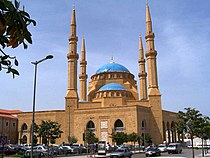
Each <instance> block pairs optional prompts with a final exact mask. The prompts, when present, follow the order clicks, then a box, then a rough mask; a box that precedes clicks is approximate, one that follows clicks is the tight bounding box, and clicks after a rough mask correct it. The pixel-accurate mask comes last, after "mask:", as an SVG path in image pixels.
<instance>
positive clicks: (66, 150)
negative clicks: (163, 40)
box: [59, 145, 74, 155]
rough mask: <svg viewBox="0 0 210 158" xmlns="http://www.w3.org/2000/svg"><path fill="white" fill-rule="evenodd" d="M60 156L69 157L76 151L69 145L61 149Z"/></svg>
mask: <svg viewBox="0 0 210 158" xmlns="http://www.w3.org/2000/svg"><path fill="white" fill-rule="evenodd" d="M59 150H60V154H64V155H68V154H72V153H74V149H73V148H72V147H70V146H68V145H65V146H60V147H59Z"/></svg>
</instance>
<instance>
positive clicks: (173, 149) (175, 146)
mask: <svg viewBox="0 0 210 158" xmlns="http://www.w3.org/2000/svg"><path fill="white" fill-rule="evenodd" d="M167 151H168V153H169V154H171V153H173V154H175V153H176V154H178V153H181V152H182V146H181V144H180V143H170V144H169V145H168V147H167Z"/></svg>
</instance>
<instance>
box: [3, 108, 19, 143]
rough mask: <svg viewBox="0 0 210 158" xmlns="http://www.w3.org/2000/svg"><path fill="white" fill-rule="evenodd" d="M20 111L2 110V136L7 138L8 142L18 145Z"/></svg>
mask: <svg viewBox="0 0 210 158" xmlns="http://www.w3.org/2000/svg"><path fill="white" fill-rule="evenodd" d="M20 112H21V111H19V110H4V109H0V136H4V137H6V138H7V142H5V143H12V144H16V143H17V142H18V134H17V130H18V119H17V114H18V113H20Z"/></svg>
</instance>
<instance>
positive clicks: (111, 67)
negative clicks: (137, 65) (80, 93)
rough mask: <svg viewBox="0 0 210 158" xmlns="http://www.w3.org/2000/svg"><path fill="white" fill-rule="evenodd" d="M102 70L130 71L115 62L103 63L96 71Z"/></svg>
mask: <svg viewBox="0 0 210 158" xmlns="http://www.w3.org/2000/svg"><path fill="white" fill-rule="evenodd" d="M101 72H129V70H128V69H127V68H126V67H124V66H122V65H120V64H117V63H114V62H113V63H109V64H105V65H103V66H102V67H101V68H99V69H98V70H97V71H96V73H101Z"/></svg>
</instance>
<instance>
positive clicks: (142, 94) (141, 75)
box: [138, 35, 147, 100]
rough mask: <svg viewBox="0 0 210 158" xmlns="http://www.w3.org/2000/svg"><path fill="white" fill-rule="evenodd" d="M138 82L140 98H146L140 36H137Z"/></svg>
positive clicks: (145, 81) (145, 75)
mask: <svg viewBox="0 0 210 158" xmlns="http://www.w3.org/2000/svg"><path fill="white" fill-rule="evenodd" d="M138 76H139V83H140V100H145V99H147V73H146V71H145V59H144V49H143V44H142V37H141V35H140V37H139V75H138Z"/></svg>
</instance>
